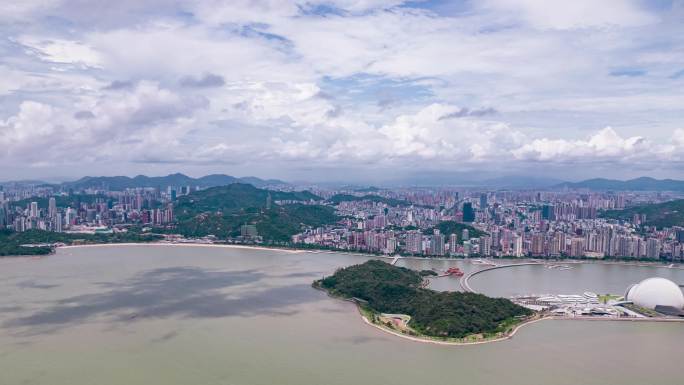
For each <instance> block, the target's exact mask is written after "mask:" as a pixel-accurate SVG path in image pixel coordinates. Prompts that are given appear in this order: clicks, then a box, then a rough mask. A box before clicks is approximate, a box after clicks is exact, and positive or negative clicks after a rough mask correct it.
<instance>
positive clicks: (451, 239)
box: [449, 233, 458, 255]
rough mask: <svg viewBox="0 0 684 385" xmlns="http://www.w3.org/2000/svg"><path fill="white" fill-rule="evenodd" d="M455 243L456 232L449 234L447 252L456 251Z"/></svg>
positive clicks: (452, 253) (456, 241) (456, 239)
mask: <svg viewBox="0 0 684 385" xmlns="http://www.w3.org/2000/svg"><path fill="white" fill-rule="evenodd" d="M456 245H458V236H457V235H456V234H453V233H452V234H451V235H449V254H451V255H454V254H455V253H456Z"/></svg>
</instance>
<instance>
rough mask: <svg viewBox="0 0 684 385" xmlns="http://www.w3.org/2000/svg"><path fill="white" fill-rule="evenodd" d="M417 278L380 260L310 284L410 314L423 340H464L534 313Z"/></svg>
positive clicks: (498, 329) (374, 307) (372, 305)
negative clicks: (446, 289)
mask: <svg viewBox="0 0 684 385" xmlns="http://www.w3.org/2000/svg"><path fill="white" fill-rule="evenodd" d="M421 282H422V277H421V274H420V273H418V272H415V271H412V270H409V269H406V268H403V267H397V266H392V265H390V264H388V263H385V262H382V261H375V260H371V261H368V262H366V263H364V264H361V265H354V266H350V267H347V268H344V269H341V270H338V271H337V272H335V274H333V275H332V276H329V277H326V278H323V279H322V280H320V281H316V282H314V285H315V286H320V287H322V288H324V289H326V290H328V291H329V292H330V293H331V294H333V295H338V296H342V297H345V298H357V299H360V300H362V301H365V302H367V306H368V307H369V308H370V309H371V310H372V311H374V312H380V313H393V314H408V315H410V316H411V322H410V324H409V326H410V327H412V328H413V329H414V330H416V331H417V332H419V333H422V334H424V335H427V336H433V337H448V338H463V337H466V336H469V335H472V334H479V333H482V334H485V335H487V334H493V333H498V332H501V331H503V330H504V329H505V328H506V327H508V326H509V325H510V324H511V323H512V322H513V321H514V320H515V319H516V317H525V316H529V315H531V314H532V312H531V311H530V310H528V309H526V308H524V307H521V306H518V305H516V304H514V303H513V302H511V301H509V300H507V299H505V298H489V297H486V296H484V295H482V294H475V293H460V292H437V291H434V290H429V289H424V288H421V287H420V284H421Z"/></svg>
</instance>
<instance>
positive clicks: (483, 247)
mask: <svg viewBox="0 0 684 385" xmlns="http://www.w3.org/2000/svg"><path fill="white" fill-rule="evenodd" d="M491 247H492V239H491V238H490V237H488V236H486V235H483V236H481V237H480V255H482V256H485V257H486V256H488V255H491V253H492V250H491Z"/></svg>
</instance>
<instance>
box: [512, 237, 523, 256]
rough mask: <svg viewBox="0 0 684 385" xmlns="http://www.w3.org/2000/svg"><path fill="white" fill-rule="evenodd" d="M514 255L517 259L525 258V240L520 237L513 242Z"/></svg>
mask: <svg viewBox="0 0 684 385" xmlns="http://www.w3.org/2000/svg"><path fill="white" fill-rule="evenodd" d="M513 255H515V256H516V257H522V256H523V238H522V237H521V236H519V235H518V236H516V237H515V239H514V240H513Z"/></svg>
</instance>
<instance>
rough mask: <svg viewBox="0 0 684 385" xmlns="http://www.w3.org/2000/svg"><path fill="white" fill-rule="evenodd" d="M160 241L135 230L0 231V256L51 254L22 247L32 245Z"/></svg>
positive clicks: (35, 248) (157, 236)
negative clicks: (78, 231)
mask: <svg viewBox="0 0 684 385" xmlns="http://www.w3.org/2000/svg"><path fill="white" fill-rule="evenodd" d="M159 239H161V236H159V235H156V234H145V233H141V232H140V231H139V229H137V228H131V229H129V231H128V232H124V233H113V234H69V233H56V232H52V231H43V230H28V231H24V232H12V231H9V230H1V231H0V256H6V255H43V254H49V253H50V252H52V248H51V247H23V246H22V245H33V244H53V243H64V244H67V245H68V244H73V243H79V244H95V243H124V242H152V241H157V240H159Z"/></svg>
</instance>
